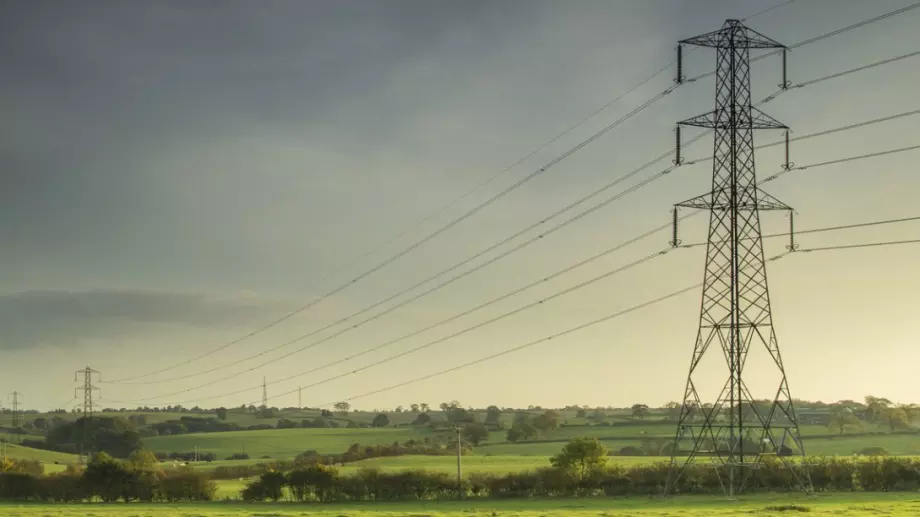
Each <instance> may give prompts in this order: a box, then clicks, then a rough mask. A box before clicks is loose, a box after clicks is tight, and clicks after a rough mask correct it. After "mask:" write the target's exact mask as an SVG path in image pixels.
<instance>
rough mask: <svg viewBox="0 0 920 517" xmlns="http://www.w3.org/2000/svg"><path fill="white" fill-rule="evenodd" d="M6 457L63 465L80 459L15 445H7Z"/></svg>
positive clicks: (60, 453) (70, 455)
mask: <svg viewBox="0 0 920 517" xmlns="http://www.w3.org/2000/svg"><path fill="white" fill-rule="evenodd" d="M6 455H7V456H8V457H10V458H14V459H19V460H35V461H40V462H42V463H54V462H57V463H59V464H62V465H66V464H68V463H76V462H77V459H78V456H77V455H76V454H67V453H63V452H54V451H44V450H41V449H32V448H31V447H22V446H21V445H16V444H14V443H8V444H6Z"/></svg>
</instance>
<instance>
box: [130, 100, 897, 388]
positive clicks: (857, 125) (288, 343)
mask: <svg viewBox="0 0 920 517" xmlns="http://www.w3.org/2000/svg"><path fill="white" fill-rule="evenodd" d="M891 118H893V117H886V119H891ZM866 124H867V123H866V122H862V123H857V124H850V125H849V126H845V127H849V128H850V129H852V128H857V127H862V126H864V125H866ZM837 131H839V129H831V130H825V131H822V132H820V134H827V133H829V132H837ZM705 134H706V133H702V134H700V135H698V136H696V137H695V138H694V139H691V140H690V141H688V143H687V144H690V143H692V142H694V141H696V140H698V139H699V138H702V137H703V136H705ZM811 136H812V135H803V136H801V137H799V138H800V139H804V138H809V137H811ZM875 154H879V153H875ZM881 154H885V153H881ZM669 155H670V152H668V153H664V154H663V155H661V156H659V157H658V158H656V159H655V160H653V161H651V162H648V163H646V164H645V165H643V166H642V167H640V168H639V169H636V170H634V171H632V172H630V173H628V174H627V175H624V176H621V177H620V178H618V179H616V180H614V181H613V182H611V183H609V184H608V185H605V186H604V187H601V188H600V189H598V190H596V191H594V192H593V193H592V194H589V195H588V196H585V197H583V198H581V199H580V200H578V201H576V202H575V203H572V204H570V205H568V206H567V207H565V208H563V209H562V210H559V211H557V212H556V213H555V214H553V215H552V216H550V217H549V218H546V219H544V220H542V221H540V222H538V223H536V224H534V225H531V226H530V227H528V228H525V229H523V230H521V231H520V232H518V233H516V234H514V235H512V236H511V237H508V238H506V239H504V240H502V241H500V242H499V243H496V244H494V245H492V246H490V247H489V248H486V249H485V250H483V251H481V252H479V253H478V254H476V255H474V256H472V257H470V258H468V259H466V260H464V261H462V262H460V263H458V264H456V265H455V266H452V267H451V268H450V269H448V270H446V271H442V272H441V273H438V274H436V275H435V276H433V277H430V278H428V279H426V280H423V281H422V282H420V283H417V284H415V285H414V286H412V287H409V288H408V289H405V290H403V291H401V292H399V293H397V294H395V295H392V296H390V297H388V298H386V299H384V300H382V301H380V302H377V303H375V304H373V305H371V306H369V307H366V308H365V309H362V310H361V311H359V312H358V313H355V314H352V315H350V316H348V317H346V318H343V319H341V320H338V321H337V322H334V323H332V324H330V325H327V326H325V327H322V328H320V329H318V330H314V331H311V332H310V333H308V334H305V335H302V336H300V337H298V338H296V339H294V340H291V341H288V342H286V343H283V344H281V345H278V346H276V347H273V348H271V349H268V350H265V351H262V352H259V353H257V354H255V355H252V356H248V357H246V358H242V359H239V360H236V361H234V362H231V363H228V364H225V365H221V366H218V367H214V368H211V369H207V370H203V371H201V372H197V373H195V374H190V375H187V376H185V377H179V378H174V379H171V380H180V379H184V378H190V377H194V376H197V375H203V374H206V373H210V372H213V371H216V370H220V369H223V368H227V367H230V366H234V365H236V364H239V363H241V362H244V361H247V360H250V359H253V358H255V357H259V356H262V355H265V354H267V353H269V352H271V351H274V350H277V349H280V348H282V347H284V346H288V345H290V344H292V343H295V342H297V341H300V340H302V339H304V338H307V337H310V336H312V335H315V334H317V333H319V332H321V331H323V330H326V329H329V328H331V327H333V326H335V325H336V324H339V323H342V322H344V321H346V320H347V319H350V318H352V317H354V316H356V315H359V314H362V313H364V312H367V311H368V310H371V309H373V308H376V307H378V306H380V305H382V304H384V303H386V302H388V301H391V300H393V299H395V298H396V297H398V296H400V295H402V294H405V293H407V292H409V291H411V290H413V289H415V288H416V287H419V286H420V285H422V284H424V283H427V282H428V281H430V280H432V279H434V278H437V277H438V276H441V275H442V274H443V273H444V272H447V271H451V270H453V269H456V268H457V267H458V266H462V265H464V264H466V263H468V262H471V261H472V260H474V259H475V258H478V257H480V256H482V255H484V254H485V253H487V252H489V251H492V250H493V249H495V248H497V247H499V246H500V245H502V244H504V243H507V242H509V241H511V240H512V239H514V238H516V237H518V236H520V235H522V234H524V233H525V232H527V231H528V230H531V229H533V228H534V227H536V226H539V225H540V224H543V223H545V222H546V221H548V220H549V219H552V218H553V217H555V216H557V215H559V214H561V213H563V212H565V211H567V210H569V209H571V208H572V207H574V206H576V205H578V204H580V203H582V202H583V201H585V200H587V199H589V198H590V197H592V196H594V195H596V194H597V193H599V192H603V191H604V190H606V189H607V188H610V187H611V186H613V185H616V184H618V183H620V182H622V181H623V180H624V179H626V178H628V177H632V176H633V175H635V174H636V173H638V172H640V171H642V170H644V169H646V168H648V167H649V166H651V165H653V164H654V163H656V162H657V161H660V160H662V159H664V158H666V157H667V156H669ZM850 159H853V158H845V159H843V161H846V160H850ZM698 161H702V160H697V161H695V162H688V164H689V163H696V162H698ZM840 161H841V160H834V161H829V162H823V163H819V164H810V165H804V166H799V167H796V168H795V169H792V170H803V169H805V168H814V167H819V166H824V165H829V164H832V163H839V162H840ZM675 168H676V166H671V167H668V168H667V169H665V170H663V171H661V172H659V173H658V174H657V175H655V176H651V177H649V178H647V179H646V180H643V181H642V182H640V183H638V184H636V185H634V186H633V187H630V189H627V190H626V191H622V192H620V193H618V194H616V195H614V196H613V197H611V198H608V199H607V200H605V201H603V202H601V203H598V204H596V205H594V206H593V207H591V208H589V209H587V210H585V211H583V212H581V213H580V214H578V215H576V216H573V217H572V218H569V219H568V220H566V221H563V222H562V223H560V224H559V225H557V226H555V227H553V228H551V229H549V230H548V231H546V232H544V233H542V234H539V235H537V236H535V237H532V238H531V239H530V240H528V241H524V242H522V243H520V244H519V245H518V246H516V247H514V248H511V249H509V250H506V251H505V252H503V253H502V254H500V255H498V256H496V257H493V258H492V259H490V260H488V261H486V262H484V263H482V264H479V265H478V266H475V267H474V268H472V269H469V270H467V271H465V272H463V273H461V274H459V275H457V276H454V277H452V278H451V279H448V280H446V281H444V282H441V283H439V284H437V285H435V286H433V287H432V288H430V289H428V290H427V291H423V292H422V293H419V294H417V295H415V296H413V297H411V298H408V299H406V300H404V301H402V302H400V303H398V304H396V305H394V306H391V307H390V308H388V309H386V310H384V311H381V312H379V313H377V314H375V315H373V316H371V317H369V318H366V319H364V320H362V321H361V322H358V323H357V324H354V325H352V326H349V327H344V328H342V329H340V330H339V331H337V332H335V333H333V334H330V335H328V336H326V337H324V338H321V339H319V340H316V341H313V342H311V343H308V344H307V345H305V346H303V347H300V348H298V349H296V350H294V351H291V352H289V353H287V354H284V355H282V356H279V357H277V358H274V359H271V360H268V361H266V362H263V363H260V364H259V365H256V366H253V367H250V368H247V369H246V370H243V371H241V372H236V373H233V374H230V375H228V376H225V377H222V378H219V379H215V380H213V381H209V382H206V383H202V384H200V385H197V386H193V387H190V388H186V389H183V390H179V391H176V392H172V393H168V394H163V395H158V396H155V397H149V398H147V399H144V400H156V399H161V398H163V397H171V396H176V395H180V394H182V393H188V392H190V391H195V390H198V389H201V388H204V387H207V386H211V385H214V384H217V383H219V382H222V381H225V380H229V379H232V378H235V377H236V376H238V375H239V374H240V373H243V372H249V371H253V370H256V369H258V368H261V367H263V366H266V365H268V364H271V363H274V362H277V361H279V360H281V359H284V358H287V357H290V356H292V355H294V354H296V353H299V352H302V351H304V350H306V349H309V348H312V347H314V346H317V345H319V344H321V343H324V342H327V341H329V340H331V339H334V338H335V337H338V336H340V335H342V334H344V333H346V332H349V331H351V330H353V329H355V328H357V327H359V326H361V325H364V324H366V323H368V322H370V321H373V320H376V319H379V318H380V317H382V316H384V315H386V314H388V313H390V312H392V311H394V310H396V309H398V308H400V307H402V306H405V305H407V304H409V303H411V302H413V301H415V300H418V299H420V298H422V297H424V296H426V295H428V294H430V293H432V292H434V291H437V290H439V289H441V288H443V287H445V286H447V285H449V284H451V283H453V282H455V281H457V280H459V279H461V278H463V277H465V276H468V275H469V274H472V273H473V272H475V271H478V270H480V269H482V268H484V267H486V266H488V265H490V264H492V263H494V262H496V261H498V260H500V259H502V258H504V257H507V256H508V255H510V254H512V253H515V252H516V251H518V250H520V249H523V248H524V247H526V246H528V245H530V244H532V243H533V242H536V241H538V240H540V239H542V238H543V237H545V236H546V235H549V234H551V233H553V232H555V231H557V230H559V229H561V228H563V227H565V226H567V225H568V224H571V223H573V222H575V221H576V220H578V219H580V218H582V217H584V216H586V215H588V214H590V213H592V212H593V211H596V210H598V209H600V208H602V207H603V206H606V205H607V204H609V203H611V202H613V201H616V200H617V199H619V198H621V197H622V196H624V195H626V194H628V193H630V192H634V191H635V190H638V189H639V188H641V187H643V186H645V185H647V184H648V183H651V182H652V181H655V180H657V179H660V178H661V177H662V176H664V175H667V174H669V173H670V172H672V171H673V170H674V169H675ZM785 172H788V171H781V173H785ZM781 173H780V174H781ZM764 181H769V178H768V179H767V180H764ZM691 215H692V214H691ZM279 382H280V381H279ZM248 390H249V389H246V390H241V391H248ZM209 398H213V397H209Z"/></svg>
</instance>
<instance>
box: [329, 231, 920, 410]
mask: <svg viewBox="0 0 920 517" xmlns="http://www.w3.org/2000/svg"><path fill="white" fill-rule="evenodd" d="M900 244H920V239H913V240H902V241H887V242H876V243H865V244H850V245H839V246H826V247H823V248H811V249H809V250H799V251H797V252H794V253H793V252H786V253H783V254H782V255H779V256H777V257H774V259H776V258H781V257H783V256H788V255H796V254H801V253H802V252H805V251H829V250H842V249H853V248H866V247H878V246H893V245H900ZM702 285H703V284H702V283H699V284H696V285H693V286H689V287H685V288H683V289H678V290H676V291H672V292H670V293H668V294H666V295H664V296H661V297H659V298H655V299H654V300H650V301H647V302H644V303H641V304H638V305H633V306H631V307H629V308H627V309H624V310H622V311H619V312H615V313H613V314H610V315H607V316H604V317H602V318H598V319H596V320H592V321H589V322H587V323H583V324H581V325H578V326H575V327H571V328H569V329H566V330H563V331H562V332H557V333H555V334H552V335H550V336H547V337H543V338H540V339H537V340H534V341H530V342H527V343H524V344H522V345H518V346H516V347H513V348H510V349H507V350H503V351H501V352H497V353H494V354H491V355H488V356H485V357H481V358H479V359H475V360H473V361H469V362H466V363H463V364H460V365H458V366H453V367H451V368H447V369H444V370H440V371H437V372H434V373H430V374H427V375H423V376H421V377H416V378H413V379H410V380H408V381H403V382H400V383H397V384H392V385H390V386H387V387H384V388H380V389H376V390H373V391H368V392H365V393H361V394H359V395H353V396H351V397H346V398H341V399H338V400H336V401H334V402H326V403H324V404H321V405H320V407H324V406H331V405H332V404H335V403H336V402H350V401H353V400H356V399H359V398H365V397H369V396H372V395H377V394H379V393H383V392H386V391H390V390H393V389H397V388H401V387H403V386H408V385H410V384H415V383H417V382H421V381H425V380H428V379H431V378H434V377H439V376H441V375H445V374H448V373H451V372H455V371H457V370H462V369H464V368H468V367H470V366H475V365H477V364H481V363H484V362H487V361H491V360H493V359H497V358H499V357H503V356H506V355H509V354H512V353H516V352H520V351H522V350H525V349H527V348H531V347H533V346H535V345H538V344H540V343H545V342H548V341H551V340H553V339H556V338H559V337H563V336H566V335H569V334H573V333H575V332H578V331H580V330H584V329H586V328H589V327H593V326H595V325H598V324H600V323H604V322H607V321H610V320H612V319H615V318H618V317H620V316H623V315H625V314H628V313H631V312H635V311H637V310H640V309H644V308H646V307H650V306H652V305H655V304H658V303H661V302H664V301H666V300H669V299H671V298H675V297H677V296H680V295H681V294H684V293H687V292H689V291H692V290H694V289H698V288H700V287H702Z"/></svg>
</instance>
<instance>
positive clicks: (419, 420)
mask: <svg viewBox="0 0 920 517" xmlns="http://www.w3.org/2000/svg"><path fill="white" fill-rule="evenodd" d="M429 422H431V417H430V416H428V413H419V414H418V416H417V417H415V420H413V421H412V425H428V423H429Z"/></svg>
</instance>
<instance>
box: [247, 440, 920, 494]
mask: <svg viewBox="0 0 920 517" xmlns="http://www.w3.org/2000/svg"><path fill="white" fill-rule="evenodd" d="M607 456H608V455H607V451H606V449H605V448H604V446H603V445H602V444H601V443H600V442H598V441H597V440H595V439H585V438H579V439H575V440H572V441H570V442H569V443H568V444H566V446H565V447H564V448H563V450H562V452H560V454H558V455H557V456H555V457H553V458H552V460H551V462H550V466H549V467H547V468H543V469H537V470H534V471H528V472H518V473H511V474H504V475H501V474H488V473H473V474H471V475H469V476H467V477H465V478H464V479H462V480H461V482H460V484H459V485H458V484H457V479H456V478H454V477H453V476H451V475H449V474H446V473H443V472H430V471H425V470H407V471H402V472H392V473H391V472H382V471H380V470H377V469H372V468H365V469H361V470H359V471H358V472H357V473H356V474H354V475H342V474H341V473H340V472H339V471H338V470H337V469H336V468H334V467H332V466H329V465H323V464H320V463H314V464H310V465H306V466H302V467H299V468H296V469H294V470H291V471H289V472H286V473H284V472H278V471H271V472H265V473H263V474H262V475H261V476H260V478H259V479H258V480H257V481H255V482H252V483H250V484H249V485H247V487H246V488H245V489H244V490H243V492H242V493H241V494H240V495H241V498H242V499H244V500H246V501H253V502H255V501H265V500H271V501H278V500H282V499H286V500H292V501H317V502H332V501H393V500H430V499H443V498H454V497H457V496H458V495H462V496H463V497H482V498H486V497H493V498H508V497H556V496H566V497H570V496H603V495H606V496H618V495H619V496H624V495H656V494H662V493H663V491H664V487H665V484H666V483H667V480H668V476H669V473H670V465H669V464H668V463H664V462H662V463H658V464H653V465H642V466H634V467H630V468H624V467H622V466H611V465H607V463H606V462H607ZM807 468H808V472H809V475H810V477H811V481H812V485H813V487H814V489H815V491H817V492H830V491H855V490H862V491H867V492H891V491H916V490H918V489H920V460H917V459H913V458H890V457H871V458H865V459H848V458H813V459H810V461H809V464H808V466H807ZM748 472H749V474H748V475H749V476H750V478H749V480H748V483H747V490H749V491H751V492H784V491H786V492H795V491H799V490H801V485H800V483H799V478H798V477H797V476H796V475H795V474H794V471H793V470H791V469H789V467H788V466H786V465H785V464H783V463H782V462H781V461H780V460H778V459H769V458H768V459H765V460H764V462H763V465H762V466H761V467H760V468H758V469H751V470H749V471H748ZM725 475H726V473H725V472H720V470H719V469H718V468H714V467H712V466H711V465H708V464H706V465H702V464H700V465H693V464H691V465H690V466H688V467H687V469H686V470H685V471H684V472H683V475H682V476H681V477H680V479H679V481H678V482H677V483H676V484H675V486H674V493H675V494H719V493H722V483H721V481H720V479H719V478H720V476H722V477H724V476H725Z"/></svg>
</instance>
